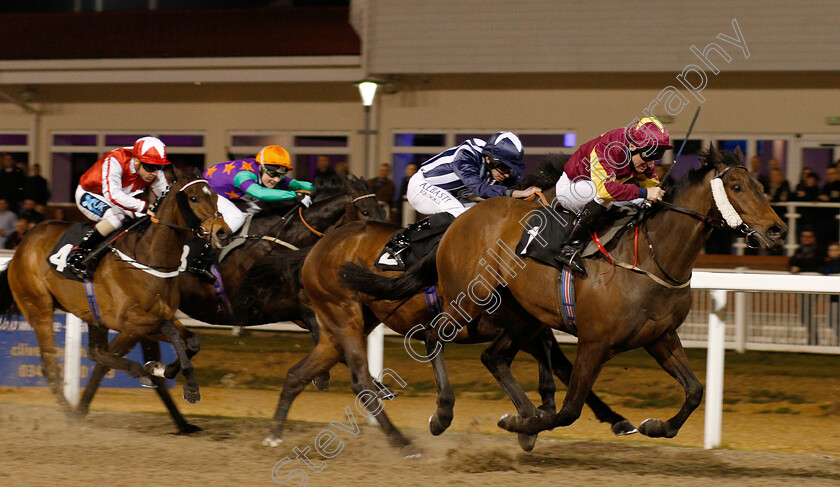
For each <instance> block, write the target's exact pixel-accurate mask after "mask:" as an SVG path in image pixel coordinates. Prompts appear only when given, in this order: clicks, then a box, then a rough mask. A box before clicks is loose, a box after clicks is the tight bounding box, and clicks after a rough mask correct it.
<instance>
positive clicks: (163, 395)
mask: <svg viewBox="0 0 840 487" xmlns="http://www.w3.org/2000/svg"><path fill="white" fill-rule="evenodd" d="M140 344H141V346H142V348H143V360H145V361H146V363H148V362H160V342H157V341H155V340H148V339H143V340H141V341H140ZM187 353H188V354H189V352H187ZM151 379H152V383H154V385H155V392H156V393H157V395H158V397H160V400H161V401H163V405H164V406H166V409H167V410H168V411H169V415H170V416H171V417H172V420H173V421H175V426H177V427H178V433H181V434H187V433H195V432H197V431H201V428H199V427H198V426H195V425H193V424H190V423H189V422H187V420H186V419H184V417H183V416H182V415H181V412H180V411H178V407H177V406H176V405H175V402H174V401H173V400H172V396H170V395H169V388H168V387H167V385H166V379H165V378H163V377H157V376H152V377H151Z"/></svg>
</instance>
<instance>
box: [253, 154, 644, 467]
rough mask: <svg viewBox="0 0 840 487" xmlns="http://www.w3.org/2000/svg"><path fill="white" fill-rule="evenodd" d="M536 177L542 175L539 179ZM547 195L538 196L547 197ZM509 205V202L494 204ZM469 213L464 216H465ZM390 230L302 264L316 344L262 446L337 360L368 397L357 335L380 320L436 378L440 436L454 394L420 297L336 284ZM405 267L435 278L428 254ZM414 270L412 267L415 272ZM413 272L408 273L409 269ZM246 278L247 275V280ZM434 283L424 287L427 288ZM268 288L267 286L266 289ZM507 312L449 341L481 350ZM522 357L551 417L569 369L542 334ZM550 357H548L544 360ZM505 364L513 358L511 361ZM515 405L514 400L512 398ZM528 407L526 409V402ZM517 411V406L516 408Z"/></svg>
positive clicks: (529, 443)
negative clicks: (393, 296) (384, 297)
mask: <svg viewBox="0 0 840 487" xmlns="http://www.w3.org/2000/svg"><path fill="white" fill-rule="evenodd" d="M564 162H565V159H564V158H557V159H556V160H549V161H547V162H546V164H544V166H543V167H542V170H541V171H540V173H541V174H542V176H541V177H539V178H535V179H533V180H532V179H529V180H527V182H526V181H523V183H522V185H523V186H530V185H538V186H541V187H543V188H547V187H551V188H553V185H554V182H555V181H556V180H557V179H558V178H559V177H560V174H561V173H562V165H563V163H564ZM543 173H544V174H543ZM552 193H553V189H550V190H549V191H546V194H552ZM499 199H509V198H499ZM470 211H472V210H470ZM397 229H398V227H396V226H393V225H387V224H382V223H373V222H357V223H353V224H349V225H346V226H344V227H342V228H340V229H337V230H335V231H334V232H332V233H330V234H329V235H327V236H325V237H324V238H323V239H322V240H321V241H320V242H318V243H317V244H316V245H315V246H314V247H313V248H312V250H311V251H310V252H309V254H308V255H307V256H306V260H305V261H304V263H303V267H302V270H301V278H300V280H301V282H302V284H303V286H304V288H305V295H306V297H307V299H308V300H309V302H310V303H311V306H312V308H313V310H314V311H315V314H316V316H317V319H318V324H319V328H320V331H321V337H320V340H319V341H318V344H317V345H316V346H315V348H314V349H313V350H312V351H311V352H310V353H309V354H308V355H307V356H306V357H304V359H302V360H301V361H300V362H298V363H297V364H295V365H294V366H292V368H290V369H289V371H288V373H287V376H286V380H285V383H284V385H283V390H282V392H281V395H280V398H279V401H278V405H277V409H276V411H275V415H274V425H273V427H272V430H271V433H270V435H269V436H268V437H267V438H266V439H265V441H264V444H267V445H271V446H276V445H277V444H279V443H280V441H281V437H282V432H283V427H284V424H285V421H286V418H287V416H288V413H289V409H290V407H291V404H292V402H293V401H294V399H295V397H297V395H298V394H300V392H301V391H302V390H303V389H304V387H305V386H306V385H307V384H308V382H309V381H310V380H311V379H312V378H313V377H316V376H318V375H319V374H322V373H324V372H325V371H328V370H329V369H330V368H331V367H332V366H333V365H334V364H336V363H337V362H338V361H340V360H342V359H344V360H345V361H346V363H347V365H348V366H349V367H350V370H351V375H352V382H353V387H354V389H355V390H356V392H357V393H358V392H359V391H362V390H365V389H367V390H370V391H376V390H379V389H380V387H378V386H376V385H373V384H372V378H371V377H370V374H369V372H368V367H367V360H366V356H365V343H364V338H365V336H366V335H367V334H368V333H369V332H370V331H371V330H372V329H373V328H374V327H375V326H377V324H378V323H380V321H382V322H384V323H385V325H386V326H388V327H389V328H391V329H392V330H394V331H396V332H398V333H400V334H402V335H404V336H405V337H406V350H407V351H408V352H409V353H410V354H411V356H412V357H413V358H415V359H417V360H418V361H422V362H427V361H431V362H432V365H433V368H434V373H435V377H436V378H437V379H438V384H439V387H438V408H437V411H436V412H435V414H433V415H432V417H431V418H430V419H429V427H430V430H431V432H432V434H433V435H440V434H441V433H443V432H444V431H445V430H446V429H447V427H448V426H449V425H450V423H451V421H452V418H453V412H452V408H453V404H454V401H455V395H454V393H453V391H452V388H451V386H450V384H449V380H448V378H447V375H446V369H445V364H444V363H443V345H442V342H441V341H440V340H437V341H436V342H434V343H433V342H432V341H430V337H429V336H428V335H427V334H426V333H425V331H424V327H423V326H422V325H419V326H418V323H429V322H431V321H432V320H433V319H434V318H435V313H433V312H432V311H431V310H430V308H429V307H428V305H427V302H426V299H425V298H424V297H423V296H422V295H416V296H412V294H414V293H409V294H407V295H406V297H405V298H402V297H401V298H400V299H402V301H399V302H398V301H379V300H373V299H371V298H370V297H369V296H365V295H362V294H360V293H359V292H356V291H352V290H350V289H348V288H347V287H346V286H345V284H343V282H342V279H345V278H347V277H348V276H347V275H346V273H344V272H343V271H340V268H341V266H343V265H344V264H346V263H348V262H358V261H361V262H365V263H367V265H368V266H371V267H372V265H373V262H374V261H375V259H376V258H377V256H378V255H379V252H380V250H381V249H382V248H383V246H384V245H385V243H386V242H387V241H388V240H389V238H390V237H391V235H392V234H393V233H394V232H395V231H396V230H397ZM273 260H274V261H275V262H274V263H272V261H271V260H265V261H262V262H260V263H259V264H258V265H257V266H255V267H254V268H252V270H251V271H250V272H249V274H253V275H256V274H257V272H258V271H261V272H262V274H263V275H264V276H265V278H266V280H268V279H270V278H271V276H273V275H275V274H276V273H277V272H280V271H283V270H286V271H288V267H287V266H286V265H285V262H284V260H283V259H281V258H280V257H277V258H274V259H273ZM428 261H429V259H428V258H426V259H424V260H423V261H421V263H418V264H416V265H415V266H414V267H412V268H411V269H410V270H409V271H408V272H407V275H409V276H412V279H416V276H414V275H413V274H414V273H415V272H417V273H423V272H426V271H431V272H432V274H434V272H435V267H434V254H432V256H431V267H429V266H428V265H427V264H424V262H428ZM418 266H419V267H418ZM412 269H413V270H412ZM375 272H376V273H377V274H376V277H380V276H391V277H392V276H399V275H401V274H400V273H395V272H388V271H380V270H378V269H377V270H376V271H375ZM252 277H253V276H252ZM434 280H435V279H434V277H432V278H431V282H434ZM269 285H270V284H269ZM509 312H510V311H509V310H500V311H499V312H498V313H497V314H493V315H488V316H484V317H482V319H481V320H479V321H477V322H476V323H474V324H472V325H471V326H470V327H467V328H464V329H462V330H461V331H460V333H459V334H458V336H456V337H454V338H451V340H452V341H454V342H456V343H483V342H490V341H493V340H494V339H495V338H496V336H497V335H498V334H499V333H500V331H501V329H502V328H501V327H500V326H501V325H499V323H497V322H498V321H511V320H514V319H515V315H511V314H509ZM412 339H414V340H421V341H423V342H425V343H426V348H425V350H415V348H414V347H413V346H412V345H411V340H412ZM420 348H422V346H421V347H420ZM523 350H525V351H527V352H528V353H530V354H532V355H534V356H535V357H537V359H538V363H539V365H540V368H539V370H540V381H539V389H540V395H541V397H542V400H543V404H542V406H541V408H543V409H544V410H545V411H546V412H551V413H553V412H554V411H555V404H554V392H555V384H554V380H553V378H552V372H553V373H554V374H555V375H557V376H558V377H559V378H560V379H561V380H562V381H563V382H564V383H567V382H568V379H569V375H570V373H571V368H572V364H571V363H570V362H569V361H568V359H566V357H565V356H564V355H563V354H562V352H561V350H560V348H559V347H558V346H557V342H556V341H555V340H554V336H553V335H552V333H551V332H550V331H549V330H546V331H545V332H544V333H541V334H539V335H538V336H536V337H535V339H534V340H532V341H530V342H528V343H525V344H523ZM549 355H550V358H549ZM510 359H511V360H512V359H513V357H512V356H511V357H510ZM513 399H514V401H515V402H521V401H522V399H521V398H519V397H516V398H513ZM528 404H530V403H528ZM587 404H588V405H589V406H590V407H591V408H592V409H593V411H594V412H595V414H596V416H597V417H598V419H599V420H601V421H603V422H607V423H609V424H610V426H611V428H612V430H613V432H614V433H615V434H616V435H622V434H630V433H634V432H635V428H634V427H633V426H632V425H631V424H630V423H629V422H628V421H627V420H626V419H625V418H624V417H622V416H621V415H619V414H617V413H616V412H614V411H613V410H612V409H610V408H609V407H608V406H607V405H606V404H604V403H603V402H602V401H601V400H600V399H599V398H598V397H597V396H596V395H595V394H594V393H591V394H590V395H589V397H588V399H587ZM522 407H524V405H523V406H522ZM376 418H377V419H378V420H379V422H380V424H381V426H382V427H383V430H384V431H385V433H386V435H387V436H388V438H389V440H390V441H391V443H392V444H394V445H396V446H398V447H402V448H405V452H406V453H407V454H413V453H414V451H415V450H414V448H413V447H412V446H410V443H409V441H408V440H407V439H406V438H405V437H404V436H403V435H402V434H401V433H400V432H399V431H397V430H396V429H395V428H394V427H393V425H392V424H391V423H390V421H388V419H387V417H386V416H385V415H384V412H379V413H378V414H376ZM519 441H520V446H521V447H522V448H523V449H525V450H530V449H532V448H533V446H534V442H535V441H536V436H535V435H520V437H519Z"/></svg>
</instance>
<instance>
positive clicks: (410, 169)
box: [396, 162, 418, 226]
mask: <svg viewBox="0 0 840 487" xmlns="http://www.w3.org/2000/svg"><path fill="white" fill-rule="evenodd" d="M417 167H418V166H417V164H416V163H413V162H409V163H408V164H406V165H405V176H403V180H402V185H401V186H400V194H399V196H397V222H396V223H397V225H400V226H405V225H404V224H403V205H404V204H405V203H408V198H407V197H406V192H407V191H408V181H409V180H410V179H411V176H414V173H416V172H417ZM412 211H413V210H412ZM415 221H417V218H416V215H415V218H411V221H409V222H408V223H409V224H411V223H414V222H415Z"/></svg>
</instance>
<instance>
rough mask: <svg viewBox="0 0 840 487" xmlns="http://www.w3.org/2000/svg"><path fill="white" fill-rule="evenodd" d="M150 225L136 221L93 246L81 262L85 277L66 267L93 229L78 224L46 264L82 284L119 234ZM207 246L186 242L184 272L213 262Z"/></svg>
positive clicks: (195, 240)
mask: <svg viewBox="0 0 840 487" xmlns="http://www.w3.org/2000/svg"><path fill="white" fill-rule="evenodd" d="M150 223H151V222H150V221H149V219H148V218H142V219H138V220H136V221H135V222H134V224H132V225H131V226H130V227H129V228H121V229H117V230H115V231H114V232H113V233H111V234H110V235H108V236H107V237H105V239H104V240H103V241H102V242H101V243H100V244H98V245H97V246H95V247H94V249H93V250H92V251H91V252H90V253H89V254H88V256H87V258H86V259H85V260H84V261H83V262H84V270H85V274H86V275H78V274H76V273H75V272H73V271H72V270H71V268H70V267H69V266H68V265H67V257H68V256H69V255H70V251H71V250H73V249H74V248H75V247H77V246H78V245H79V242H81V240H82V238H84V236H85V235H86V234H87V233H88V232H90V231H91V229H93V225H92V224H90V223H79V224H77V225H73V226H72V227H70V228H69V229H67V231H66V232H64V234H63V235H62V236H61V238H60V239H59V240H58V243H56V244H55V246H54V247H53V249H52V251H50V253H49V257H47V262H49V263H50V265H51V266H52V268H53V269H55V270H56V271H58V272H60V273H61V275H63V276H64V277H66V278H68V279H72V280H74V281H79V282H83V281H84V280H85V278H86V277H87V278H88V279H90V278H91V277H92V276H93V273H94V271H95V270H96V266H97V264H98V263H99V261H100V260H101V259H102V257H103V256H104V255H105V252H106V251H107V249H109V248H110V246H111V244H112V243H113V241H114V240H116V239H117V237H118V236H119V235H120V234H121V233H123V232H125V231H127V230H129V229H130V228H136V226H141V225H147V224H150ZM135 225H136V226H135ZM207 245H209V244H208V243H206V242H205V241H204V240H203V239H200V238H193V239H190V240H189V241H188V242H187V247H189V253H188V254H187V255H186V259H185V260H186V262H188V263H189V266H188V267H186V269H184V270H186V271H189V270H191V269H192V268H193V267H199V268H201V267H200V266H203V264H202V263H200V262H198V261H199V260H201V259H208V258H210V259H214V260H215V251H208V249H207V248H205V247H206V246H207ZM182 267H184V266H182ZM179 270H180V269H179ZM214 280H215V278H214Z"/></svg>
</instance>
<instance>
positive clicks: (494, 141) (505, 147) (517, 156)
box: [481, 132, 525, 171]
mask: <svg viewBox="0 0 840 487" xmlns="http://www.w3.org/2000/svg"><path fill="white" fill-rule="evenodd" d="M524 152H525V151H524V150H523V149H522V142H520V141H519V137H517V136H516V135H515V134H514V133H513V132H499V133H497V134H496V135H494V136H492V137H490V138H489V139H487V144H485V146H484V149H483V150H482V151H481V155H483V156H487V157H489V158H490V160H491V161H492V162H497V163H498V162H500V163H502V164H504V165H505V166H507V167H509V168H511V169H516V170H517V171H522V170H524V169H525V164H523V163H522V155H523V154H524Z"/></svg>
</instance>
